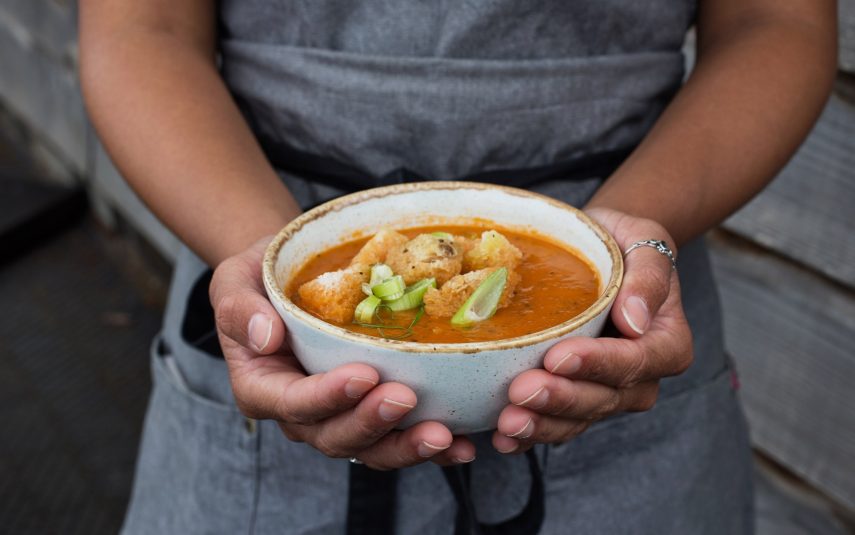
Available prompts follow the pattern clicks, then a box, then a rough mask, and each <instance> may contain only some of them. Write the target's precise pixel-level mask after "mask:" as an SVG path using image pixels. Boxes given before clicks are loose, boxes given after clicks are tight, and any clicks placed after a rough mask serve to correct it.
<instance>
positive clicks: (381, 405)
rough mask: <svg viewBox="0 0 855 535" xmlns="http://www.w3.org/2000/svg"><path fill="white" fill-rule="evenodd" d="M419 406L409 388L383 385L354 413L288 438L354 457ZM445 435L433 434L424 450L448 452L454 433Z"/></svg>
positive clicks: (296, 431) (335, 454)
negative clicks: (432, 449)
mask: <svg viewBox="0 0 855 535" xmlns="http://www.w3.org/2000/svg"><path fill="white" fill-rule="evenodd" d="M416 402H417V398H416V394H415V392H413V391H412V390H411V389H410V388H408V387H406V386H404V385H402V384H399V383H384V384H381V385H379V386H377V387H375V388H373V389H372V390H371V391H370V392H369V393H368V394H366V396H365V398H364V399H363V400H362V401H360V402H359V404H358V405H356V406H355V407H354V408H353V409H351V410H348V411H345V412H342V413H339V414H337V415H335V416H332V417H330V418H328V419H327V420H324V421H322V422H318V423H316V424H314V425H303V426H299V427H292V428H288V429H286V434H288V433H293V434H295V435H297V436H296V438H297V439H299V440H303V441H305V442H308V443H309V444H311V445H312V446H314V447H315V448H317V449H318V450H319V451H321V453H323V454H324V455H326V456H328V457H353V456H354V455H356V454H357V453H360V452H362V451H363V450H365V449H366V448H368V447H370V446H372V445H373V444H374V443H375V442H377V441H379V440H380V439H381V438H382V437H384V436H385V435H386V434H387V433H389V432H390V431H391V430H392V429H394V427H395V426H396V425H398V422H399V421H400V420H401V419H402V418H403V417H404V416H406V415H407V414H408V413H409V412H410V411H411V410H413V408H415V406H416ZM438 425H439V424H438ZM286 427H287V426H286ZM440 427H441V428H442V429H445V428H444V427H443V426H441V425H440ZM445 431H446V433H447V435H446V434H443V435H442V436H439V437H437V436H436V435H435V434H434V435H430V436H429V437H428V438H426V439H425V440H427V442H428V445H427V446H425V447H428V448H430V447H431V446H436V447H439V448H441V449H445V448H447V447H448V446H449V445H450V444H451V433H450V432H448V430H447V429H445ZM446 437H447V439H446ZM289 438H292V437H291V435H289ZM292 439H293V438H292ZM438 451H440V450H436V451H435V452H434V454H435V453H437V452H438ZM360 460H363V459H361V458H360Z"/></svg>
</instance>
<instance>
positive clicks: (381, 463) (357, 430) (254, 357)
mask: <svg viewBox="0 0 855 535" xmlns="http://www.w3.org/2000/svg"><path fill="white" fill-rule="evenodd" d="M269 242H270V238H269V237H268V238H264V239H262V240H260V241H259V242H258V243H256V244H255V245H253V246H252V247H250V248H249V249H247V250H246V251H244V252H243V253H241V254H238V255H236V256H233V257H231V258H229V259H227V260H225V261H224V262H222V263H221V264H220V265H219V266H218V267H217V269H216V270H215V271H214V277H213V280H212V281H211V287H210V297H211V303H212V305H213V307H214V312H215V315H216V320H217V330H218V332H219V337H220V344H221V345H222V348H223V353H224V354H225V357H226V362H227V363H228V367H229V376H230V379H231V384H232V389H233V390H234V394H235V399H236V401H237V405H238V407H239V408H240V410H241V412H243V414H244V415H246V416H247V417H250V418H256V419H268V418H269V419H273V420H276V421H277V422H278V423H279V426H280V427H281V428H282V431H283V432H284V433H285V436H287V437H288V438H289V439H291V440H294V441H298V442H306V443H308V444H310V445H312V446H313V447H315V448H316V449H318V450H319V451H320V452H321V453H323V454H325V455H327V456H329V457H339V458H349V457H355V458H357V459H359V460H360V461H361V462H363V463H365V464H366V465H367V466H369V467H371V468H376V469H381V470H383V469H393V468H402V467H405V466H411V465H414V464H418V463H421V462H424V461H426V460H431V461H433V462H435V463H437V464H441V465H450V464H456V463H461V462H468V461H470V460H472V459H474V457H475V447H474V446H473V444H472V443H471V442H470V441H469V440H467V439H466V438H463V437H452V435H451V432H450V431H449V430H448V429H447V428H446V427H445V426H443V425H441V424H439V423H437V422H422V423H419V424H417V425H414V426H413V427H410V428H409V429H407V430H405V431H395V430H393V428H394V427H395V426H396V425H397V424H398V422H399V421H400V420H401V419H402V418H403V417H404V416H405V415H406V414H407V413H408V412H410V411H411V410H413V408H414V407H415V406H416V403H417V400H416V394H415V393H414V392H413V391H412V390H411V389H410V388H408V387H406V386H404V385H402V384H399V383H383V384H378V382H379V376H378V374H377V371H376V370H374V369H373V368H372V367H370V366H367V365H365V364H357V363H353V364H345V365H342V366H339V367H338V368H335V369H334V370H331V371H329V372H327V373H320V374H317V375H311V376H307V375H306V373H305V372H304V371H303V369H302V368H301V367H300V364H299V362H298V361H297V358H296V357H295V356H294V355H293V353H291V351H290V350H289V349H288V347H287V344H286V343H285V325H284V324H283V323H282V320H281V319H280V318H279V315H278V314H277V312H276V310H275V309H274V308H273V306H272V305H271V304H270V302H269V301H268V300H267V297H266V296H265V292H264V286H263V283H262V279H261V260H262V257H263V254H264V249H265V247H266V245H267V244H268V243H269ZM342 357H343V358H352V359H354V360H358V359H359V355H343V356H342Z"/></svg>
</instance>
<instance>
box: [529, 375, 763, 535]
mask: <svg viewBox="0 0 855 535" xmlns="http://www.w3.org/2000/svg"><path fill="white" fill-rule="evenodd" d="M545 479H546V490H547V515H546V518H547V522H548V524H550V525H549V526H547V527H546V529H544V531H543V533H553V532H555V533H559V532H566V531H560V530H564V529H565V528H568V526H572V527H573V528H575V529H576V530H581V531H582V532H587V533H632V534H646V533H651V534H653V533H656V534H670V533H675V534H676V533H693V534H707V533H709V534H713V533H716V534H717V533H731V534H742V533H750V532H751V525H752V524H751V523H752V521H753V520H752V519H753V514H752V484H751V457H750V446H749V443H748V434H747V429H746V426H745V421H744V418H743V415H742V411H741V408H740V406H739V402H738V399H737V396H736V393H735V392H734V390H733V388H732V387H731V380H730V369H729V368H726V369H725V370H724V371H722V372H720V373H719V374H717V375H716V376H715V377H714V378H713V379H711V380H709V381H707V382H705V383H703V384H701V385H700V386H698V387H696V388H692V389H690V390H687V391H683V392H681V393H678V394H675V395H673V396H669V397H666V398H664V399H660V400H659V402H658V403H657V405H656V406H655V407H654V408H653V409H652V410H650V411H648V412H645V413H638V414H625V415H621V416H619V417H617V418H614V419H609V420H606V421H604V422H603V423H601V424H598V425H595V426H593V427H592V428H591V429H590V430H589V431H588V432H586V433H584V434H582V435H581V436H580V437H578V438H576V439H574V440H572V441H570V442H567V443H565V444H561V445H558V446H553V447H551V448H550V450H549V457H548V465H547V467H546V477H545ZM562 522H563V523H562ZM553 530H557V531H553Z"/></svg>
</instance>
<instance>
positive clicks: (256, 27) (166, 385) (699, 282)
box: [123, 0, 753, 535]
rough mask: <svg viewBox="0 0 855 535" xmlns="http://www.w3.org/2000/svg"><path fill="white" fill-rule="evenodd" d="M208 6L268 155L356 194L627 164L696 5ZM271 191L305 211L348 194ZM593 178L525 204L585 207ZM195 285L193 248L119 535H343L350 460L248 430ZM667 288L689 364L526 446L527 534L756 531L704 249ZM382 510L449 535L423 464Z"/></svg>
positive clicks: (507, 511)
mask: <svg viewBox="0 0 855 535" xmlns="http://www.w3.org/2000/svg"><path fill="white" fill-rule="evenodd" d="M220 4H221V6H220V9H221V28H220V31H221V51H222V72H223V76H224V78H225V80H226V82H227V84H228V85H229V87H230V89H231V90H232V92H233V94H234V95H235V97H236V98H237V100H238V101H239V103H240V105H241V107H242V109H243V111H244V113H245V114H246V116H247V118H248V120H249V121H250V123H251V124H252V126H253V129H254V131H255V133H256V135H257V136H258V138H259V140H260V141H261V143H262V145H264V146H265V147H276V146H288V147H292V148H295V149H297V150H299V151H304V152H305V153H307V154H313V155H320V156H321V157H327V158H330V159H334V160H335V161H337V162H340V163H342V164H344V165H348V166H352V167H353V168H355V169H361V170H364V171H365V172H366V175H367V176H374V177H386V176H394V173H393V171H395V170H396V169H404V168H406V169H410V170H413V171H414V172H416V173H418V174H419V175H422V176H425V177H430V178H434V179H448V178H456V177H460V176H466V175H470V174H473V173H478V172H484V171H491V170H496V169H521V168H526V169H527V168H536V167H538V166H543V165H549V164H551V163H553V162H556V161H565V160H570V159H573V158H577V157H583V156H584V155H586V154H591V153H596V152H602V151H610V150H620V149H624V148H627V147H630V148H631V147H633V146H635V145H637V144H638V142H639V141H640V140H641V139H642V138H643V136H644V135H645V134H646V132H647V131H648V130H649V128H650V127H651V125H652V124H653V123H654V122H655V120H656V119H657V117H658V116H659V114H660V113H661V111H662V109H663V108H664V106H665V105H667V102H668V100H669V98H670V97H671V96H672V95H673V94H674V92H675V91H676V90H677V89H678V88H679V85H680V83H681V80H682V76H683V59H682V55H681V53H680V47H681V44H682V40H683V35H684V33H685V31H686V28H687V27H688V25H689V24H690V23H691V21H692V19H693V17H694V5H693V3H692V2H688V1H682V2H675V1H665V0H655V1H651V2H644V3H641V2H632V1H628V0H624V1H619V0H611V1H605V0H590V1H567V0H548V1H544V2H538V3H532V2H519V1H516V0H494V1H486V0H484V1H479V2H476V1H470V2H447V1H440V0H437V1H433V2H428V1H417V0H398V1H395V2H389V1H382V0H364V1H360V2H353V1H351V0H306V1H297V0H282V1H278V2H277V1H273V0H223V1H222V2H221V3H220ZM534 6H536V9H535V7H534ZM280 176H281V177H282V179H283V181H284V182H285V183H286V185H287V186H288V187H289V189H290V190H291V191H292V193H294V195H295V196H296V197H297V199H298V201H299V202H300V203H301V205H303V206H304V207H306V206H311V205H314V204H317V203H319V202H322V201H325V200H327V199H330V198H333V197H335V196H337V195H340V194H341V193H343V190H342V189H340V188H336V187H334V186H332V185H330V184H327V183H323V182H318V181H314V180H310V179H307V178H306V177H305V176H296V175H294V174H292V173H287V172H284V171H282V172H280ZM603 178H605V177H602V176H591V177H590V179H588V180H576V181H572V182H569V181H563V180H547V181H541V182H538V183H537V184H536V185H533V186H531V189H533V190H536V191H539V192H541V193H544V194H547V195H550V196H553V197H555V198H558V199H562V200H564V201H566V202H568V203H570V204H573V205H576V206H580V205H582V204H584V203H585V202H586V200H587V199H589V198H590V196H591V195H592V194H593V193H594V191H595V190H596V188H597V187H598V186H599V184H600V183H601V181H602V179H603ZM372 185H375V184H373V183H371V182H370V181H367V182H366V184H365V186H366V187H369V186H372ZM206 271H207V266H205V265H204V264H203V263H202V262H201V261H200V260H199V259H198V258H197V257H195V256H194V255H193V254H192V253H190V252H189V251H188V250H184V251H183V252H182V254H181V255H180V258H179V259H178V261H177V264H176V271H175V275H174V280H173V284H172V289H171V294H170V300H169V305H168V307H167V311H166V317H165V322H164V329H163V332H162V333H161V334H160V335H159V336H158V338H157V339H156V340H155V342H154V344H153V347H152V369H153V376H154V389H153V392H152V397H151V401H150V405H149V410H148V414H147V417H146V422H145V428H144V435H143V441H142V444H141V447H140V455H139V459H138V466H137V475H136V479H135V483H134V490H133V495H132V500H131V505H130V508H129V510H128V514H127V517H126V521H125V526H124V528H123V532H124V533H127V534H131V535H133V534H149V533H151V534H155V533H157V534H161V533H181V534H185V533H186V534H192V533H247V532H248V533H257V534H267V533H288V534H291V533H295V534H296V533H324V534H325V533H343V532H344V529H345V522H346V512H347V500H348V488H347V486H348V471H349V463H347V461H345V460H341V459H328V458H326V457H324V456H323V455H321V454H320V453H318V452H317V451H315V450H313V449H312V448H311V447H309V446H307V445H305V444H297V443H292V442H289V441H288V440H287V439H286V438H285V437H284V436H283V435H282V433H281V431H280V430H279V429H278V427H277V426H276V424H275V423H273V422H269V421H263V422H258V423H254V422H249V421H247V420H246V419H244V418H243V417H242V416H241V415H240V413H239V411H238V410H237V409H236V407H235V405H234V399H233V397H232V393H231V390H230V388H229V384H228V376H227V373H226V368H225V364H224V362H223V361H222V360H219V359H216V358H212V357H211V356H210V355H208V354H207V353H206V352H205V351H202V350H201V349H200V347H201V344H202V341H201V340H200V339H199V334H200V333H199V332H197V331H196V330H195V329H194V318H193V314H187V313H186V312H187V310H188V304H192V303H193V301H194V300H195V301H198V300H200V299H202V300H204V296H205V290H206V285H207V280H206V279H205V273H206ZM679 274H680V280H681V283H682V287H683V300H684V306H685V308H686V314H687V316H688V319H689V323H690V324H691V326H692V330H693V334H694V351H695V362H694V364H693V365H692V367H691V368H690V369H689V370H688V371H687V372H686V373H684V374H682V375H681V376H679V377H675V378H670V379H665V380H663V381H662V386H661V391H660V397H659V400H658V402H657V404H656V406H655V407H654V408H653V409H652V410H650V411H648V412H646V413H640V414H623V415H619V416H616V417H613V418H610V419H608V420H606V421H603V422H601V423H598V424H596V425H594V426H592V428H591V429H590V430H589V431H587V432H586V433H585V434H583V435H582V436H580V437H579V438H577V439H575V440H573V441H571V442H569V443H566V444H562V445H555V446H538V447H537V448H536V450H537V457H538V461H539V465H540V468H541V471H542V473H543V477H544V484H545V510H546V514H545V518H544V522H543V525H542V529H541V533H544V534H552V533H556V534H557V533H569V532H576V533H608V534H611V533H632V534H646V533H650V534H654V533H655V534H669V533H675V534H685V533H691V534H705V533H709V534H721V533H728V534H742V533H751V532H752V518H753V515H752V499H751V482H750V456H749V446H748V441H747V433H746V428H745V423H744V420H743V417H742V413H741V410H740V408H739V404H738V401H737V397H736V394H735V392H734V390H733V387H732V379H731V378H732V372H731V370H730V367H729V365H728V362H727V360H726V358H725V356H724V352H723V347H722V332H721V322H720V317H719V315H720V311H719V305H718V299H717V296H716V292H715V287H714V283H713V280H712V275H711V271H710V267H709V262H708V259H707V255H706V250H705V247H704V245H703V243H702V241H701V240H697V241H695V242H693V243H690V244H687V245H685V246H684V247H683V248H682V249H681V251H680V270H679ZM190 308H195V307H193V306H190ZM473 438H474V440H475V442H476V445H477V446H478V459H477V460H476V461H475V462H474V463H473V466H472V499H473V502H474V509H475V511H476V514H477V517H478V519H479V520H480V521H482V522H486V523H497V522H501V521H503V520H506V519H508V518H511V517H513V516H515V515H516V514H518V513H519V511H520V510H521V509H522V508H523V507H524V506H525V504H526V501H527V499H528V489H529V484H530V478H531V474H530V472H529V470H528V469H527V467H526V461H525V458H524V457H522V456H503V455H499V454H498V453H496V452H495V451H494V450H493V449H492V447H491V446H490V436H489V434H481V435H477V436H475V437H473ZM396 507H397V510H396V516H395V523H396V524H395V525H396V528H397V532H399V533H405V534H408V533H419V534H425V535H426V534H431V533H437V534H445V533H452V532H453V529H454V523H455V513H456V510H457V503H456V502H455V500H454V498H453V496H452V494H451V492H449V488H448V485H447V484H446V481H445V480H444V478H443V475H442V473H441V471H440V470H439V469H438V468H437V467H436V466H434V465H431V464H425V465H420V466H416V467H413V468H409V469H404V470H401V471H399V477H398V487H397V506H396Z"/></svg>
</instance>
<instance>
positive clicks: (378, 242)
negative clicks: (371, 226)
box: [350, 228, 407, 266]
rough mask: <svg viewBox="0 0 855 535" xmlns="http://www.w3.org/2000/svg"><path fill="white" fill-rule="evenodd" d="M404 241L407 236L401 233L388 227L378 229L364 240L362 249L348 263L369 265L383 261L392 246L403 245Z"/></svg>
mask: <svg viewBox="0 0 855 535" xmlns="http://www.w3.org/2000/svg"><path fill="white" fill-rule="evenodd" d="M406 242H407V237H406V236H404V235H403V234H401V233H399V232H395V231H394V230H390V229H385V228H384V229H380V231H379V232H377V234H375V235H374V236H372V237H371V239H370V240H368V241H367V242H365V245H363V246H362V249H360V250H359V252H358V253H356V256H354V257H353V260H351V261H350V265H355V264H366V265H369V266H370V265H372V264H380V263H382V262H385V261H386V255H387V254H389V251H390V250H391V249H392V248H394V247H397V246H399V245H403V244H404V243H406Z"/></svg>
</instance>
